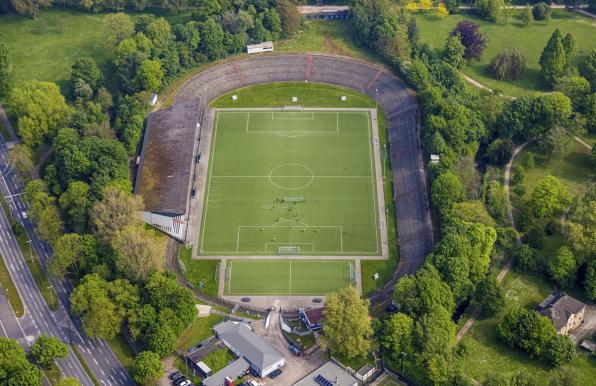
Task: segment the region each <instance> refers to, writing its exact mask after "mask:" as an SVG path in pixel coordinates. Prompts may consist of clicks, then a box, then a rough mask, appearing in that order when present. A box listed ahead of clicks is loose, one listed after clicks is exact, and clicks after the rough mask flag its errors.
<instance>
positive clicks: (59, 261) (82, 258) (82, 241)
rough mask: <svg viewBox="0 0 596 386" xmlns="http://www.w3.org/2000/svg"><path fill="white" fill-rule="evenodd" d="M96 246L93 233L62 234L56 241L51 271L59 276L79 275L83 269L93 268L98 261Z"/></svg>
mask: <svg viewBox="0 0 596 386" xmlns="http://www.w3.org/2000/svg"><path fill="white" fill-rule="evenodd" d="M96 248H97V246H96V241H95V238H94V237H93V236H91V235H80V234H78V233H67V234H65V235H62V236H60V238H58V239H57V241H56V243H54V256H53V258H52V261H51V263H50V271H51V272H52V274H53V275H55V276H57V277H59V278H63V277H64V276H65V275H67V274H73V275H75V276H79V274H80V273H81V271H83V270H84V269H89V268H92V267H93V265H95V263H97V254H96Z"/></svg>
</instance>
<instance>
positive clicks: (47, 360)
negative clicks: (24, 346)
mask: <svg viewBox="0 0 596 386" xmlns="http://www.w3.org/2000/svg"><path fill="white" fill-rule="evenodd" d="M31 356H32V357H33V358H34V359H35V361H36V362H37V363H38V364H39V365H40V366H41V367H43V368H44V369H49V368H50V367H51V366H52V364H53V363H54V359H56V358H66V357H67V356H68V349H67V348H66V345H65V344H64V343H62V342H61V341H60V339H58V338H56V337H55V336H46V335H40V336H39V337H38V338H37V340H36V341H35V344H34V345H33V346H31Z"/></svg>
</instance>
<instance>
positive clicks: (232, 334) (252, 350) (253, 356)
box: [213, 320, 282, 370]
mask: <svg viewBox="0 0 596 386" xmlns="http://www.w3.org/2000/svg"><path fill="white" fill-rule="evenodd" d="M213 330H214V331H215V332H216V334H217V336H218V337H219V339H221V340H223V341H225V342H227V343H228V344H229V345H230V346H232V347H234V349H235V350H236V351H237V352H238V353H240V355H242V356H243V357H244V358H246V360H248V361H249V362H250V363H251V364H252V365H253V366H255V367H257V368H259V369H260V370H265V369H267V368H268V367H269V366H272V365H274V364H276V363H277V362H279V361H280V360H281V359H282V356H281V354H280V353H278V352H277V351H275V350H274V349H273V348H272V347H271V346H269V345H268V344H267V343H265V342H263V341H262V340H261V338H259V337H258V336H257V335H256V334H255V333H254V332H253V331H252V329H251V328H250V327H249V326H248V325H247V324H246V323H243V322H234V321H231V320H229V321H227V322H223V323H220V324H218V325H216V326H215V327H213Z"/></svg>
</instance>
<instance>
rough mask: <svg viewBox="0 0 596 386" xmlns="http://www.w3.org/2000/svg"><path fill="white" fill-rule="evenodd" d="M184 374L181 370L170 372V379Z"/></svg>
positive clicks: (173, 379)
mask: <svg viewBox="0 0 596 386" xmlns="http://www.w3.org/2000/svg"><path fill="white" fill-rule="evenodd" d="M183 376H184V375H183V374H182V373H181V372H180V371H176V372H175V373H172V374H170V379H171V380H172V381H175V380H176V379H178V378H180V377H183Z"/></svg>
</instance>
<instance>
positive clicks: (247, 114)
mask: <svg viewBox="0 0 596 386" xmlns="http://www.w3.org/2000/svg"><path fill="white" fill-rule="evenodd" d="M248 122H250V111H248V112H247V113H246V132H247V133H250V131H248Z"/></svg>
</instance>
